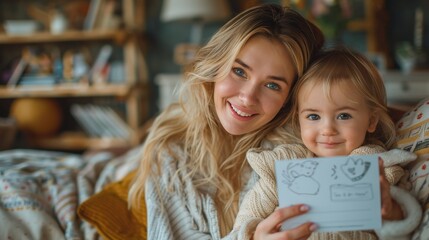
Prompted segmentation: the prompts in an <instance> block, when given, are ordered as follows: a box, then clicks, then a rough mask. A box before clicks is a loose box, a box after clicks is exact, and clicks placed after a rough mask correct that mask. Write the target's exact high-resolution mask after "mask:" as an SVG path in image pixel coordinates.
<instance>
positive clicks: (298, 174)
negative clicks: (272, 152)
mask: <svg viewBox="0 0 429 240" xmlns="http://www.w3.org/2000/svg"><path fill="white" fill-rule="evenodd" d="M317 165H318V163H317V162H316V161H312V160H307V161H303V162H302V163H291V164H289V165H288V166H287V168H286V170H283V171H282V176H283V181H282V182H283V183H284V184H286V186H287V187H288V188H289V189H290V190H291V191H292V192H294V193H296V194H307V195H316V194H317V193H318V192H319V188H320V183H319V182H318V181H316V180H315V179H314V178H313V174H314V172H315V170H316V168H317Z"/></svg>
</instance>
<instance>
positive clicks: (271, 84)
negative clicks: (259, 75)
mask: <svg viewBox="0 0 429 240" xmlns="http://www.w3.org/2000/svg"><path fill="white" fill-rule="evenodd" d="M265 86H267V87H268V88H270V89H273V90H280V86H279V85H278V84H277V83H272V82H271V83H267V85H265Z"/></svg>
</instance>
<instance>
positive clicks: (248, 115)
mask: <svg viewBox="0 0 429 240" xmlns="http://www.w3.org/2000/svg"><path fill="white" fill-rule="evenodd" d="M230 106H231V108H232V110H234V112H235V113H237V114H238V115H239V116H241V117H250V116H252V114H249V113H245V112H242V111H240V110H239V109H237V108H235V107H234V106H233V105H232V104H230Z"/></svg>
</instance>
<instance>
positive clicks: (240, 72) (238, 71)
mask: <svg viewBox="0 0 429 240" xmlns="http://www.w3.org/2000/svg"><path fill="white" fill-rule="evenodd" d="M232 71H233V72H234V73H235V75H237V76H240V77H246V73H245V72H244V70H243V69H241V68H233V69H232Z"/></svg>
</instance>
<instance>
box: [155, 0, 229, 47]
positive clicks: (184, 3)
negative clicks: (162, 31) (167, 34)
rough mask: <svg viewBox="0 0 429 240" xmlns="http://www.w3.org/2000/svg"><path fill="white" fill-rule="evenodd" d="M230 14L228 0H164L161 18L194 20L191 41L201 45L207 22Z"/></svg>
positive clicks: (165, 19) (166, 19)
mask: <svg viewBox="0 0 429 240" xmlns="http://www.w3.org/2000/svg"><path fill="white" fill-rule="evenodd" d="M230 15H231V11H230V8H229V4H228V2H227V1H226V0H164V4H163V8H162V12H161V20H162V21H164V22H168V21H190V22H192V29H191V38H190V40H191V41H190V43H191V44H195V45H199V44H200V43H201V36H202V30H203V24H204V23H205V22H210V21H217V20H223V19H226V18H228V17H229V16H230Z"/></svg>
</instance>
